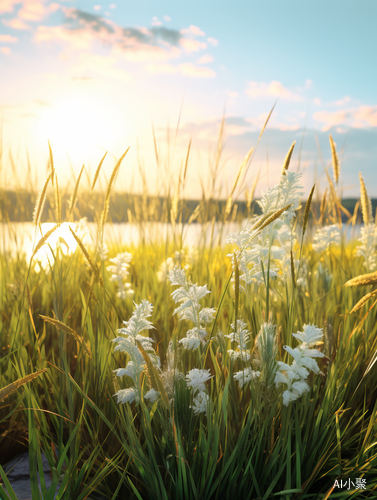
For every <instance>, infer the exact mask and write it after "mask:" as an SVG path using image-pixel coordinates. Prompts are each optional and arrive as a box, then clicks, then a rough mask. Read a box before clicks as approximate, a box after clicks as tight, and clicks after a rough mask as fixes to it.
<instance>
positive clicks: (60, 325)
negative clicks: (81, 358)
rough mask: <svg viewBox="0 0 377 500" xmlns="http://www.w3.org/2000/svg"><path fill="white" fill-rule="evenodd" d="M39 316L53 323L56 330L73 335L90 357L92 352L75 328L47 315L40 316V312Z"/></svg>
mask: <svg viewBox="0 0 377 500" xmlns="http://www.w3.org/2000/svg"><path fill="white" fill-rule="evenodd" d="M39 317H40V318H42V319H43V321H45V322H47V323H51V324H52V325H54V326H55V328H56V329H57V330H63V331H64V332H67V333H69V334H70V335H73V337H74V338H75V340H76V341H77V342H79V344H81V345H82V346H83V348H84V350H85V352H86V353H87V354H88V356H89V357H90V358H91V357H92V353H91V352H90V348H89V346H87V344H86V343H85V341H84V339H83V338H82V337H80V335H78V334H77V332H75V330H72V328H70V327H69V326H67V325H65V324H64V323H62V322H61V321H58V320H57V319H54V318H50V317H48V316H42V314H40V315H39Z"/></svg>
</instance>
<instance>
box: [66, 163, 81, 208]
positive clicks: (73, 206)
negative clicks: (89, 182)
mask: <svg viewBox="0 0 377 500" xmlns="http://www.w3.org/2000/svg"><path fill="white" fill-rule="evenodd" d="M83 171H84V165H83V166H82V168H81V171H80V174H79V176H78V177H77V181H76V185H75V189H74V191H73V194H72V197H71V200H70V203H69V218H71V216H72V214H73V209H74V208H75V203H76V200H77V192H78V190H79V184H80V179H81V176H82V173H83Z"/></svg>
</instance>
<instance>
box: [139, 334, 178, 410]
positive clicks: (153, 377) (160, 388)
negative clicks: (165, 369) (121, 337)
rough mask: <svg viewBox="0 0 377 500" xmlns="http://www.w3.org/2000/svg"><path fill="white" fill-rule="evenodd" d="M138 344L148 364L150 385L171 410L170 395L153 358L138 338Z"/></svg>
mask: <svg viewBox="0 0 377 500" xmlns="http://www.w3.org/2000/svg"><path fill="white" fill-rule="evenodd" d="M136 345H137V347H138V349H139V351H140V352H141V354H142V356H143V358H144V361H145V364H146V365H147V376H148V381H149V385H150V386H151V387H152V388H153V389H154V390H155V391H157V392H159V393H160V395H161V399H162V401H163V403H164V405H165V406H166V408H167V409H168V410H169V409H170V405H169V398H168V395H167V394H166V391H165V387H164V384H163V383H162V380H161V378H160V376H159V374H158V371H157V369H156V367H155V366H154V365H153V363H152V361H151V358H150V357H149V356H148V354H147V353H146V352H145V350H144V348H143V346H142V345H141V344H140V342H139V341H138V340H136Z"/></svg>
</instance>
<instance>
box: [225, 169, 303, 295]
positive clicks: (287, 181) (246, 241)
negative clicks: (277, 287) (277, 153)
mask: <svg viewBox="0 0 377 500" xmlns="http://www.w3.org/2000/svg"><path fill="white" fill-rule="evenodd" d="M300 178H301V174H297V173H294V172H286V174H285V175H283V176H282V177H281V179H280V183H279V184H278V185H277V186H274V187H273V188H270V189H267V191H266V192H265V193H262V195H263V196H262V199H261V201H259V202H258V203H259V205H260V207H261V209H262V214H263V215H266V214H267V213H269V212H273V211H276V210H279V209H281V208H283V207H285V206H287V205H289V204H291V207H290V208H289V209H287V210H286V211H285V212H284V213H283V214H282V215H281V216H280V217H279V218H278V219H276V220H275V221H274V222H273V223H271V224H270V225H268V226H266V227H265V228H264V229H263V230H262V231H261V233H260V234H259V235H258V237H257V238H256V237H254V235H253V234H252V233H251V231H250V230H248V229H246V228H245V229H243V230H242V231H240V232H239V233H232V234H231V235H229V236H228V238H227V242H228V243H236V245H237V246H238V248H239V249H238V250H237V251H236V259H237V262H238V266H239V270H240V281H244V282H245V284H246V285H248V284H250V283H252V282H253V281H256V282H257V283H258V284H260V283H262V282H264V283H265V284H266V282H267V269H268V259H269V258H270V260H271V263H270V273H269V278H270V279H271V278H272V279H273V278H277V277H278V276H280V272H279V271H280V268H281V267H282V264H281V263H282V262H283V260H284V259H286V260H287V258H288V256H289V258H290V250H291V248H292V247H293V245H294V243H295V238H294V234H293V232H292V229H291V227H290V226H291V221H292V218H293V217H294V215H295V210H297V208H298V206H299V199H300V196H302V195H303V191H302V186H301V184H300ZM254 239H256V241H254ZM275 241H276V242H278V243H279V244H280V246H276V245H275V244H274V242H275ZM269 255H270V257H269ZM229 256H230V257H232V259H233V269H234V268H235V262H234V255H233V254H229ZM277 265H279V266H280V268H279V267H276V266H277ZM233 281H234V277H233ZM240 289H241V290H244V288H243V287H242V286H241V285H240Z"/></svg>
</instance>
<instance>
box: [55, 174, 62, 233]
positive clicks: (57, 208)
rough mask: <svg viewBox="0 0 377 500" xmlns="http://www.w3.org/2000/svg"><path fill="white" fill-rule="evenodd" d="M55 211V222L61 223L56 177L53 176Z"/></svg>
mask: <svg viewBox="0 0 377 500" xmlns="http://www.w3.org/2000/svg"><path fill="white" fill-rule="evenodd" d="M55 180H56V182H55V210H56V221H57V223H58V224H61V222H62V206H61V200H60V193H59V185H58V176H57V175H56V174H55Z"/></svg>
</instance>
